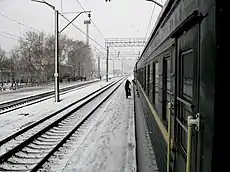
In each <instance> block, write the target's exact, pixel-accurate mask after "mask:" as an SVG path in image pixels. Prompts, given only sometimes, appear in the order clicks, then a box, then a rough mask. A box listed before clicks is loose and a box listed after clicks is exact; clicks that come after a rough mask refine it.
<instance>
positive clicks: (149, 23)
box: [145, 4, 156, 38]
mask: <svg viewBox="0 0 230 172" xmlns="http://www.w3.org/2000/svg"><path fill="white" fill-rule="evenodd" d="M155 6H156V5H155V4H153V10H152V14H151V17H150V20H149V25H148V28H147V31H146V34H145V38H146V36H147V34H148V31H149V27H150V24H151V21H152V18H153V13H154V10H155Z"/></svg>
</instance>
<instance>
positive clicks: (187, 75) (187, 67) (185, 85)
mask: <svg viewBox="0 0 230 172" xmlns="http://www.w3.org/2000/svg"><path fill="white" fill-rule="evenodd" d="M180 63H181V76H180V77H181V79H180V88H181V89H180V90H181V93H180V96H181V97H182V98H183V99H184V100H186V101H188V102H192V94H193V92H192V86H193V51H192V49H191V50H188V51H186V52H183V53H182V54H181V61H180ZM191 114H192V109H191V108H188V107H187V106H186V105H184V104H183V103H180V115H179V120H180V121H181V123H182V125H184V126H186V125H187V118H188V116H189V115H191ZM180 134H181V137H180V138H181V139H180V144H181V146H182V148H183V149H184V150H185V151H186V149H187V133H186V132H185V130H183V129H181V130H180Z"/></svg>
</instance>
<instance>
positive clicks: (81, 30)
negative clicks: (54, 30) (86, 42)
mask: <svg viewBox="0 0 230 172" xmlns="http://www.w3.org/2000/svg"><path fill="white" fill-rule="evenodd" d="M59 14H60V13H59ZM60 15H61V16H62V17H63V18H64V19H65V20H66V21H68V22H70V20H69V19H68V18H66V17H65V16H64V15H63V14H60ZM71 24H72V25H73V26H74V27H75V28H76V29H78V30H79V31H80V32H81V33H83V34H84V35H86V36H88V35H87V34H86V33H85V32H83V31H82V30H81V29H80V28H79V27H77V26H76V25H75V24H74V23H71ZM88 37H89V39H90V40H91V41H93V42H94V43H96V44H97V45H99V46H100V47H101V48H102V49H104V50H106V48H105V47H103V46H102V45H101V44H100V43H98V42H97V41H95V40H94V39H93V38H91V37H90V36H88Z"/></svg>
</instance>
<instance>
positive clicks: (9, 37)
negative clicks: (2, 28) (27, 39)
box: [0, 33, 19, 41]
mask: <svg viewBox="0 0 230 172" xmlns="http://www.w3.org/2000/svg"><path fill="white" fill-rule="evenodd" d="M0 36H3V37H5V38H8V39H14V40H17V41H18V40H19V39H17V38H14V37H11V36H8V35H5V34H3V33H0Z"/></svg>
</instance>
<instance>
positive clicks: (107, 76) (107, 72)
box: [106, 47, 109, 82]
mask: <svg viewBox="0 0 230 172" xmlns="http://www.w3.org/2000/svg"><path fill="white" fill-rule="evenodd" d="M108 81H109V47H107V57H106V82H108Z"/></svg>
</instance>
